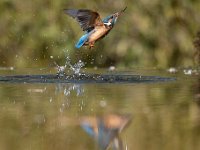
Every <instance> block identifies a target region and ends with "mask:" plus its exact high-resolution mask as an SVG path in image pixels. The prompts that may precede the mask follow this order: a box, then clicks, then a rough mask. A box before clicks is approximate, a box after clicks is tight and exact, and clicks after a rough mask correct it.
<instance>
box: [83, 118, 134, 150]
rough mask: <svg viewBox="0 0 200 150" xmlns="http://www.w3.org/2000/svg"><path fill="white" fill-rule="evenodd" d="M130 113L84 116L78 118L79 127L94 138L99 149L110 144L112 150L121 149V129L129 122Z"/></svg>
mask: <svg viewBox="0 0 200 150" xmlns="http://www.w3.org/2000/svg"><path fill="white" fill-rule="evenodd" d="M131 119H132V117H131V115H129V114H126V115H118V114H108V115H104V116H97V117H91V116H88V117H87V116H86V117H82V118H81V119H80V125H81V127H82V128H83V129H84V130H85V131H86V132H87V133H88V134H89V135H90V136H91V137H92V138H94V139H95V140H96V141H97V142H98V145H99V148H100V149H101V150H106V149H108V148H109V147H110V146H111V147H112V149H113V150H123V149H124V147H123V142H122V140H121V138H120V133H121V131H122V130H123V129H124V128H125V127H126V126H127V125H128V124H130V122H131Z"/></svg>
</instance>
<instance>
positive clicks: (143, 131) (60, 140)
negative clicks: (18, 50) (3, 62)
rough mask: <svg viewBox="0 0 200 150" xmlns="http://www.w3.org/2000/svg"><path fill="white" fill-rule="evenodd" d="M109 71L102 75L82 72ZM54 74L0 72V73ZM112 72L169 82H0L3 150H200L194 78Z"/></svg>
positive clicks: (198, 85)
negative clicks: (165, 79) (172, 78)
mask: <svg viewBox="0 0 200 150" xmlns="http://www.w3.org/2000/svg"><path fill="white" fill-rule="evenodd" d="M85 72H90V73H91V72H92V73H98V74H106V73H108V74H110V72H108V71H107V70H101V69H100V70H99V69H97V70H95V69H91V70H85ZM54 73H55V74H56V72H55V71H54V69H50V70H45V69H40V70H38V69H24V70H15V69H14V70H12V69H11V70H7V69H1V70H0V74H1V76H5V75H25V74H26V75H27V74H28V75H33V74H54ZM112 74H119V75H136V74H137V75H144V76H145V75H147V76H160V77H175V78H176V80H170V81H165V82H162V81H160V82H150V83H149V82H141V83H134V82H132V83H128V82H124V83H118V82H116V83H110V82H108V83H106V82H105V83H87V82H80V83H79V82H71V83H62V82H53V83H42V82H41V83H40V82H37V83H31V82H30V83H27V82H26V83H23V82H20V83H19V82H16V83H13V82H0V133H1V134H0V149H2V150H55V149H57V150H94V149H97V150H98V149H111V150H112V149H124V150H127V149H128V150H134V149H135V150H146V149H148V150H161V149H162V150H169V149H170V150H188V149H192V150H199V149H200V142H199V141H200V78H199V76H198V75H185V74H183V73H182V72H178V73H176V74H170V73H168V72H167V71H165V70H144V69H131V70H117V71H114V72H112Z"/></svg>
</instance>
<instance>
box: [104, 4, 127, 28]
mask: <svg viewBox="0 0 200 150" xmlns="http://www.w3.org/2000/svg"><path fill="white" fill-rule="evenodd" d="M126 8H127V7H125V8H124V9H123V10H121V11H120V12H116V13H114V14H112V15H110V16H107V17H106V18H104V19H103V23H104V24H105V25H107V26H111V27H113V26H114V25H115V23H116V22H117V19H118V17H119V16H120V15H121V14H122V13H123V12H124V11H125V10H126Z"/></svg>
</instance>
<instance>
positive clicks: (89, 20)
mask: <svg viewBox="0 0 200 150" xmlns="http://www.w3.org/2000/svg"><path fill="white" fill-rule="evenodd" d="M126 8H127V7H125V8H124V9H123V10H121V11H119V12H116V13H114V14H111V15H109V16H107V17H105V18H104V19H103V20H102V19H101V17H100V15H99V14H98V13H97V12H95V11H92V10H88V9H64V12H65V13H66V14H68V15H69V16H71V17H73V18H74V19H76V20H77V21H78V23H79V24H80V26H81V28H82V30H83V31H84V32H85V34H84V35H83V36H82V37H81V38H80V39H79V41H78V42H77V43H76V45H75V47H76V48H81V47H82V46H84V45H86V46H87V45H88V46H89V48H90V49H91V48H92V47H94V44H95V42H96V41H98V40H99V39H102V38H103V37H105V36H106V35H107V34H108V33H109V32H110V31H111V30H112V28H113V27H114V25H115V23H116V22H117V19H118V17H119V16H120V15H121V14H122V13H123V12H124V11H125V10H126Z"/></svg>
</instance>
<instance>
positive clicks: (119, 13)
mask: <svg viewBox="0 0 200 150" xmlns="http://www.w3.org/2000/svg"><path fill="white" fill-rule="evenodd" d="M126 8H127V6H126V7H125V8H124V9H123V10H121V11H120V12H118V16H120V15H121V14H122V13H123V12H124V11H125V10H126Z"/></svg>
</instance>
